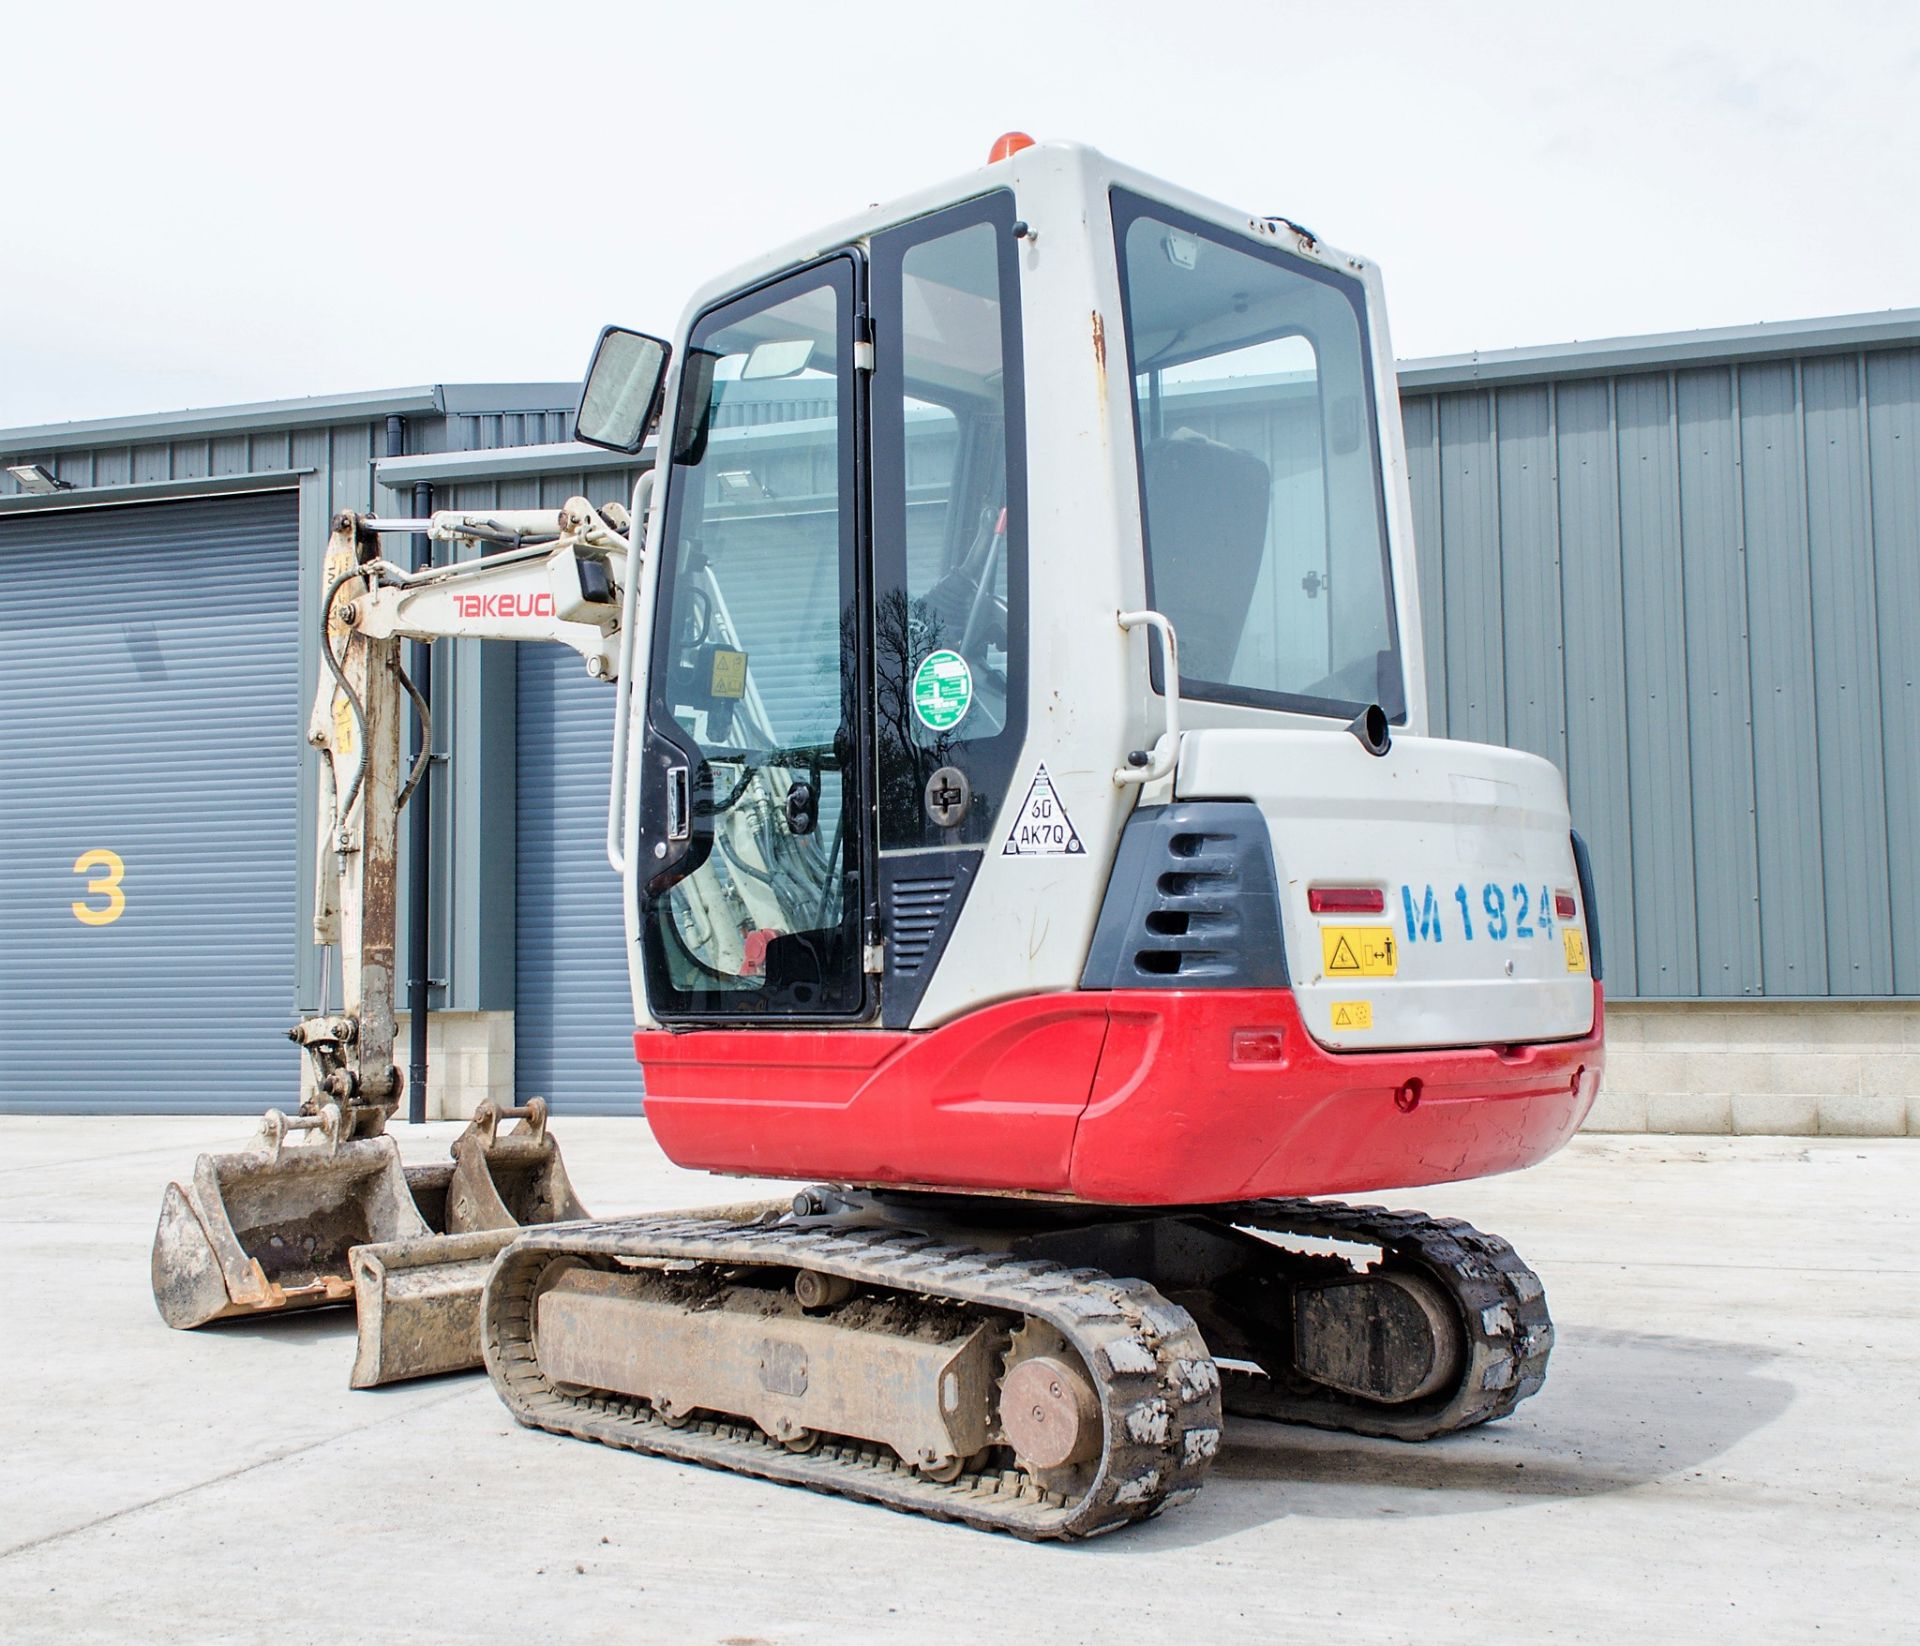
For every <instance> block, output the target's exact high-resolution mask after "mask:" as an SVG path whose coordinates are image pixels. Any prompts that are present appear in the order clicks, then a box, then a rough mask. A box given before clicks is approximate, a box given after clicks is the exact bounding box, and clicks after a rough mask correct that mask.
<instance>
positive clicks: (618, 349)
mask: <svg viewBox="0 0 1920 1646" xmlns="http://www.w3.org/2000/svg"><path fill="white" fill-rule="evenodd" d="M672 354H673V351H672V349H670V348H669V347H668V346H667V345H666V344H665V343H663V342H661V340H660V339H659V338H657V337H649V336H647V334H646V333H645V332H637V331H628V330H627V329H626V327H624V326H608V327H607V328H606V329H605V330H604V331H602V332H601V333H600V341H599V342H597V343H596V344H594V346H593V360H592V362H591V363H590V364H589V365H588V367H587V380H586V381H585V382H584V383H583V384H581V386H580V409H579V410H578V411H577V412H575V413H574V418H573V437H574V439H576V440H584V441H585V442H586V443H587V444H588V445H589V446H603V447H605V448H606V449H607V450H608V451H616V452H637V451H638V450H639V449H640V448H641V446H642V445H644V444H645V443H646V438H647V430H648V429H650V428H651V427H652V426H653V420H654V417H655V415H656V414H657V413H658V412H659V410H660V387H661V384H662V383H664V382H665V381H666V376H667V361H668V360H669V359H670V358H671V357H672Z"/></svg>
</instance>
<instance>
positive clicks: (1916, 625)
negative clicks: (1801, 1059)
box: [1867, 349, 1920, 994]
mask: <svg viewBox="0 0 1920 1646" xmlns="http://www.w3.org/2000/svg"><path fill="white" fill-rule="evenodd" d="M1867 431H1868V446H1867V458H1868V462H1867V469H1868V474H1869V479H1870V491H1871V495H1872V499H1873V510H1872V515H1871V524H1872V530H1873V542H1874V549H1875V553H1874V577H1875V597H1874V605H1875V609H1876V612H1877V614H1878V618H1879V648H1880V725H1881V741H1880V755H1881V759H1882V761H1883V765H1882V771H1883V773H1884V775H1885V782H1886V794H1887V840H1888V845H1889V850H1888V853H1887V867H1888V908H1889V913H1890V916H1891V919H1892V923H1893V986H1894V988H1895V990H1896V991H1897V992H1899V993H1901V994H1920V351H1916V350H1914V349H1902V350H1900V351H1898V352H1896V353H1889V354H1875V355H1869V356H1868V357H1867Z"/></svg>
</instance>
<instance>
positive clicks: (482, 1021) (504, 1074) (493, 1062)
mask: <svg viewBox="0 0 1920 1646" xmlns="http://www.w3.org/2000/svg"><path fill="white" fill-rule="evenodd" d="M395 1021H396V1022H398V1024H399V1026H400V1029H399V1033H398V1034H396V1035H395V1036H394V1042H393V1044H394V1061H395V1062H397V1063H398V1064H399V1065H400V1067H401V1068H403V1069H404V1068H405V1067H406V1066H407V1045H408V1041H407V1014H406V1013H405V1012H399V1013H396V1014H395ZM488 1098H491V1099H492V1100H493V1101H494V1102H495V1103H497V1104H498V1105H499V1106H500V1107H501V1108H503V1109H504V1108H508V1107H511V1105H512V1103H513V1013H512V1012H429V1013H427V1118H428V1119H429V1120H466V1119H469V1118H471V1116H472V1114H473V1112H474V1110H475V1109H477V1108H479V1106H480V1105H481V1103H482V1102H483V1101H484V1100H486V1099H488Z"/></svg>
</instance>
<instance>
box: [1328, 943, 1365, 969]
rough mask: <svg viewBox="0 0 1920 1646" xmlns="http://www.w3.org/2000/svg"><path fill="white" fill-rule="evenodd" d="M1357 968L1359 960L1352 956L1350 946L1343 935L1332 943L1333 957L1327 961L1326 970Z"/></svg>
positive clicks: (1358, 967)
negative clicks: (1336, 941)
mask: <svg viewBox="0 0 1920 1646" xmlns="http://www.w3.org/2000/svg"><path fill="white" fill-rule="evenodd" d="M1359 969H1360V962H1359V961H1358V960H1356V959H1355V958H1354V953H1353V950H1352V948H1350V947H1349V946H1348V943H1347V940H1346V939H1345V938H1344V937H1343V938H1341V939H1340V941H1339V942H1338V943H1336V944H1335V945H1334V948H1333V958H1332V959H1331V960H1329V961H1328V962H1327V970H1328V971H1330V972H1357V971H1359Z"/></svg>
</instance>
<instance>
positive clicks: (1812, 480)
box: [1801, 355, 1897, 995]
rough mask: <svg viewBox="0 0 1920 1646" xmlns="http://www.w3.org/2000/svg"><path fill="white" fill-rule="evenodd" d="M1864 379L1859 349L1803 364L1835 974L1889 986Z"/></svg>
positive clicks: (1835, 983) (1858, 986)
mask: <svg viewBox="0 0 1920 1646" xmlns="http://www.w3.org/2000/svg"><path fill="white" fill-rule="evenodd" d="M1861 389H1862V384H1861V379H1860V371H1859V361H1858V360H1857V359H1856V358H1855V357H1854V356H1852V355H1835V356H1831V357H1828V358H1825V359H1819V360H1808V361H1806V362H1805V363H1804V364H1803V365H1802V367H1801V393H1802V404H1803V406H1804V408H1805V419H1806V421H1805V428H1804V438H1805V443H1806V445H1805V449H1806V468H1807V533H1808V560H1809V562H1810V564H1811V565H1812V567H1813V568H1814V575H1813V665H1814V705H1815V717H1816V724H1817V726H1818V728H1819V735H1820V743H1819V766H1818V772H1819V780H1820V840H1821V846H1822V848H1823V849H1824V852H1825V856H1826V889H1827V900H1826V921H1827V985H1828V987H1829V989H1830V990H1831V991H1832V992H1833V993H1835V994H1849V995H1854V994H1859V995H1867V994H1885V993H1886V992H1887V991H1888V990H1890V989H1891V988H1892V987H1893V934H1892V931H1891V930H1890V928H1889V926H1888V921H1887V901H1888V890H1887V802H1886V789H1885V783H1884V779H1883V776H1882V765H1881V760H1882V754H1881V736H1880V659H1879V644H1878V636H1877V629H1876V624H1875V621H1874V553H1873V540H1872V536H1871V534H1870V533H1869V530H1868V507H1867V466H1866V460H1867V451H1866V416H1865V407H1864V405H1863V404H1862V402H1861V398H1860V395H1861ZM1896 552H1897V551H1896Z"/></svg>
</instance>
